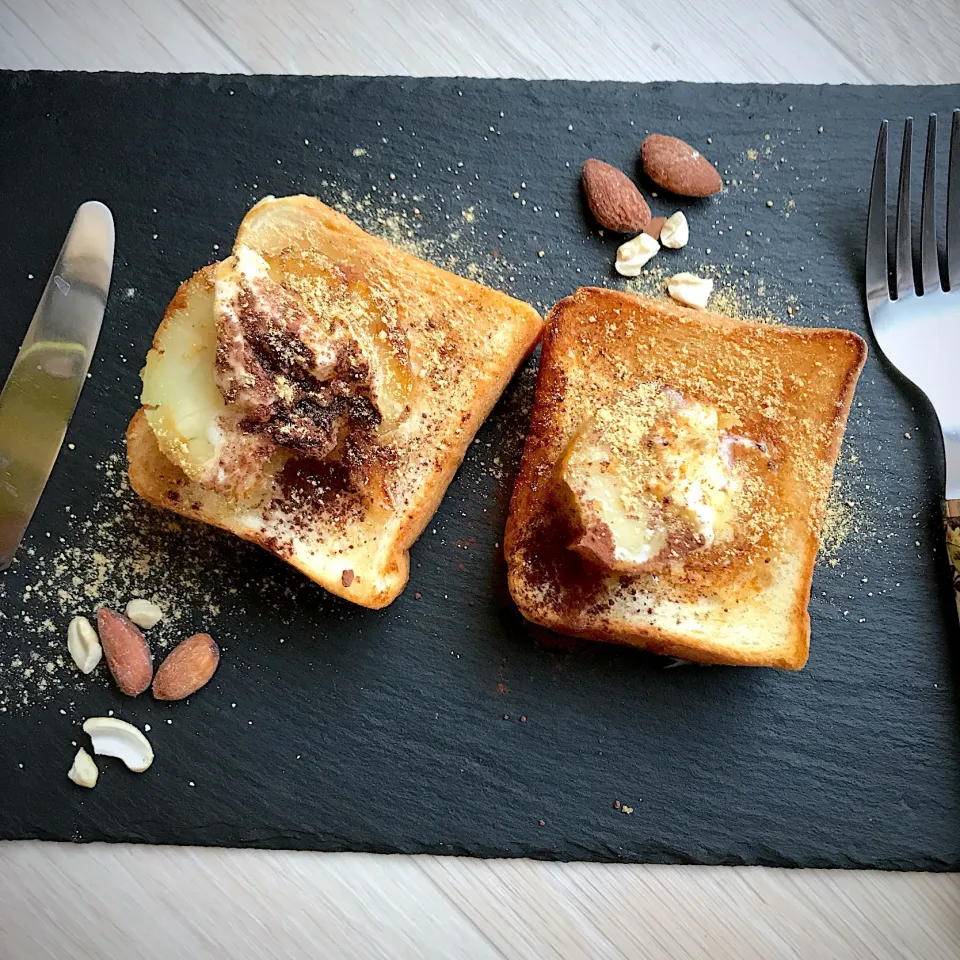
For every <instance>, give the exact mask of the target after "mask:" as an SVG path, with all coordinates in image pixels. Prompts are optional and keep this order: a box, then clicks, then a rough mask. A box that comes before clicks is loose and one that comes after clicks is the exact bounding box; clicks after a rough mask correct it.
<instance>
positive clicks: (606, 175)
mask: <svg viewBox="0 0 960 960" xmlns="http://www.w3.org/2000/svg"><path fill="white" fill-rule="evenodd" d="M581 179H582V181H583V192H584V193H585V194H586V197H587V203H588V204H589V206H590V211H591V212H592V213H593V215H594V217H596V220H597V223H599V224H600V226H601V227H605V228H606V229H607V230H613V231H614V232H616V233H639V232H640V231H641V230H643V228H644V227H645V226H646V225H647V224H648V223H649V222H650V207H648V206H647V201H646V200H644V199H643V194H641V193H640V190H639V189H638V188H637V185H636V184H635V183H634V182H633V181H632V180H631V179H630V178H629V177H628V176H627V175H626V174H625V173H623V172H622V171H620V170H618V169H617V168H616V167H611V166H610V164H609V163H604V162H603V161H602V160H588V161H587V162H586V163H585V164H584V165H583V171H582V173H581Z"/></svg>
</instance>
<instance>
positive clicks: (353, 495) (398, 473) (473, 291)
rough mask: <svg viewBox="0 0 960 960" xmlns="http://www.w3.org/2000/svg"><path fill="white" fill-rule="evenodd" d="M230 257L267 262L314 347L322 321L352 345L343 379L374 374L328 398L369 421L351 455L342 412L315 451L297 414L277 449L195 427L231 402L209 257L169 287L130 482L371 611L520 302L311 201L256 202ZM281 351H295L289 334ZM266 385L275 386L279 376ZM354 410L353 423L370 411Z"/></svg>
mask: <svg viewBox="0 0 960 960" xmlns="http://www.w3.org/2000/svg"><path fill="white" fill-rule="evenodd" d="M241 248H243V249H244V250H246V251H251V250H252V251H255V254H256V256H257V257H262V258H265V262H268V263H269V267H270V270H271V276H273V277H275V279H276V281H277V283H278V284H279V285H280V286H282V287H283V288H284V291H285V292H284V297H286V299H287V301H288V303H287V305H288V306H289V302H295V304H296V305H298V306H297V309H299V310H301V311H305V315H306V316H307V320H306V321H304V322H303V325H302V326H303V327H306V328H308V329H307V330H306V333H307V334H310V336H312V337H313V338H314V341H317V342H319V341H322V339H323V336H325V331H326V330H327V326H329V324H338V325H339V327H338V329H341V328H345V327H349V328H350V329H351V330H353V331H355V332H356V333H357V337H358V342H360V343H361V346H362V348H363V350H362V351H360V354H357V352H356V351H354V355H352V358H351V362H352V363H354V367H352V368H351V371H352V372H355V371H356V369H362V370H367V366H368V365H369V366H370V367H372V368H375V369H376V370H378V371H379V373H378V378H377V379H376V382H375V383H373V384H372V385H370V386H369V389H367V388H366V387H364V390H366V393H364V395H363V397H360V398H359V399H358V398H357V397H353V398H352V399H351V400H349V401H346V402H348V403H354V401H356V404H359V403H360V401H361V400H363V399H364V397H367V398H369V397H370V396H374V391H377V393H376V399H377V403H378V404H379V408H380V413H382V415H383V416H382V418H381V417H380V414H376V415H375V421H376V422H377V423H378V424H379V425H378V426H377V428H376V430H374V429H372V428H370V429H367V430H366V432H364V433H363V436H362V443H361V442H360V441H358V442H357V443H355V444H353V446H352V447H351V446H350V441H351V431H353V430H354V429H355V427H354V425H353V423H354V421H353V420H351V419H350V416H352V414H350V415H349V416H348V415H347V414H344V415H343V417H342V418H341V419H340V420H338V421H336V423H335V425H334V428H331V430H329V431H328V435H327V437H326V439H328V440H329V444H328V446H329V445H330V444H337V443H339V444H340V446H339V447H338V448H337V452H335V453H330V454H329V455H327V454H326V453H325V452H323V453H322V455H321V452H318V451H326V450H327V447H317V446H314V447H313V448H312V450H313V453H312V454H310V453H309V452H308V453H304V449H305V447H306V443H307V441H305V440H304V436H305V435H307V434H309V432H310V429H311V428H312V427H314V426H316V424H313V423H310V422H309V418H307V421H304V419H303V418H302V417H301V419H300V420H298V421H297V422H296V424H294V426H296V428H297V429H298V430H299V431H300V432H299V433H295V431H294V430H293V428H292V427H291V423H290V422H286V423H282V424H280V426H279V427H277V428H276V429H274V430H273V432H272V433H271V434H270V438H271V442H272V441H275V440H277V438H278V437H280V438H281V439H282V438H283V437H286V436H289V437H290V438H291V439H290V444H291V445H290V446H289V447H280V448H279V449H278V448H276V447H275V446H271V443H270V442H267V441H265V440H264V439H263V436H262V435H257V436H256V437H254V438H253V439H252V440H251V438H250V437H249V436H248V435H247V434H245V433H244V431H245V430H248V429H249V427H248V424H249V422H250V419H249V418H248V419H247V421H243V420H239V419H236V418H235V420H234V422H235V423H239V424H240V426H239V427H236V428H235V429H234V432H233V433H227V434H225V433H224V431H221V430H219V428H216V429H215V428H213V427H211V426H210V423H209V417H210V416H211V415H212V416H213V418H214V420H215V421H216V420H217V417H218V416H221V415H222V416H221V419H224V418H225V417H226V415H227V414H229V413H230V409H231V404H230V403H229V402H227V401H225V400H224V399H223V397H222V396H221V395H220V393H218V390H217V385H216V383H215V382H214V376H215V371H214V368H215V366H216V367H217V369H218V370H219V368H220V366H221V364H222V361H223V355H222V351H223V344H222V343H220V342H219V341H217V342H216V343H215V342H214V333H215V331H216V329H217V327H216V324H215V322H214V321H213V319H212V317H213V311H214V310H215V308H216V305H217V303H218V300H217V294H218V291H219V290H220V288H219V287H218V286H217V284H219V283H221V282H222V281H223V278H224V277H226V278H227V279H228V280H229V279H230V276H231V275H230V274H229V273H228V274H224V273H222V272H221V273H218V272H217V271H218V270H221V271H222V270H223V265H222V264H221V265H218V264H213V265H211V266H209V267H207V268H205V269H203V270H201V271H199V272H198V273H197V274H195V275H194V276H193V277H192V278H190V279H189V280H187V281H186V282H185V283H184V284H183V285H182V286H181V287H180V289H179V290H178V291H177V293H176V295H175V297H174V298H173V300H172V302H171V303H170V306H169V307H168V308H167V311H166V313H165V315H164V318H163V322H162V323H161V325H160V328H159V329H158V331H157V334H156V336H155V338H154V345H153V349H152V350H151V354H150V355H149V356H148V364H147V368H145V373H146V372H147V371H148V370H149V369H150V368H151V366H155V365H156V364H157V363H161V362H163V363H166V362H167V361H168V360H170V351H177V353H176V357H177V358H179V359H178V361H177V362H178V364H179V366H178V367H177V368H176V376H172V375H171V374H170V373H169V369H170V368H169V367H165V368H164V369H165V370H166V371H167V372H166V373H165V374H164V376H165V377H166V379H165V380H164V381H163V382H162V383H161V389H158V388H157V386H156V382H157V378H156V377H154V381H153V387H152V390H153V394H156V395H157V396H158V397H159V398H160V399H159V400H154V402H152V403H150V404H145V406H144V407H142V408H141V410H140V411H139V412H138V413H137V414H136V415H135V416H134V418H133V420H132V421H131V423H130V426H129V428H128V431H127V452H128V458H129V474H130V483H131V486H132V487H133V489H134V490H135V491H136V492H137V493H138V494H139V495H140V496H141V497H143V498H144V499H145V500H148V501H149V502H151V503H153V504H155V505H157V506H160V507H165V508H167V509H169V510H173V511H176V512H177V513H180V514H183V515H184V516H187V517H191V518H194V519H197V520H201V521H203V522H205V523H209V524H212V525H214V526H217V527H221V528H223V529H224V530H228V531H230V532H232V533H235V534H237V535H238V536H240V537H243V538H244V539H246V540H251V541H253V542H255V543H258V544H260V545H261V546H263V547H265V548H266V549H267V550H269V551H270V552H272V553H275V554H276V555H277V556H279V557H281V558H283V559H284V560H286V561H288V562H289V563H291V564H292V565H293V566H295V567H296V568H298V569H299V570H301V571H302V572H303V573H305V574H306V575H307V576H308V577H310V578H311V579H313V580H315V581H316V582H317V583H319V584H321V585H322V586H323V587H325V588H326V589H327V590H329V591H330V592H332V593H335V594H337V595H339V596H341V597H344V598H346V599H348V600H351V601H353V602H354V603H357V604H360V605H362V606H366V607H373V608H378V607H383V606H385V605H387V604H389V603H390V602H391V601H392V600H394V599H395V598H396V597H397V595H398V594H399V593H400V591H401V590H402V589H403V587H404V585H405V584H406V582H407V578H408V574H409V558H408V551H409V549H410V546H411V545H412V544H413V543H414V541H415V540H416V539H417V538H418V537H419V536H420V534H421V533H422V531H423V529H424V527H425V526H426V525H427V523H428V522H429V521H430V519H431V517H432V516H433V514H434V512H435V511H436V509H437V507H438V505H439V503H440V500H441V498H442V497H443V494H444V492H445V490H446V488H447V486H448V484H449V483H450V481H451V479H452V478H453V475H454V473H455V472H456V470H457V468H458V466H459V465H460V462H461V461H462V459H463V456H464V454H465V452H466V450H467V448H468V446H469V445H470V442H471V441H472V439H473V437H474V435H475V434H476V432H477V430H478V428H479V427H480V425H481V423H482V422H483V420H484V419H485V418H486V417H487V415H488V414H489V413H490V410H491V409H492V408H493V405H494V404H495V402H496V401H497V399H498V397H499V396H500V394H501V393H502V392H503V390H504V389H505V387H506V386H507V384H508V382H509V381H510V379H511V377H512V376H513V374H514V373H515V371H516V370H517V368H518V367H519V366H520V364H521V363H522V362H523V360H524V359H525V358H526V357H527V356H528V355H529V353H530V352H531V350H532V349H533V347H534V346H535V344H536V343H537V341H538V339H539V337H540V334H541V331H542V328H543V320H542V318H541V317H540V315H539V314H538V313H537V311H536V310H534V308H533V307H531V306H529V305H528V304H526V303H523V302H521V301H519V300H515V299H513V298H511V297H509V296H507V295H506V294H503V293H500V292H498V291H495V290H492V289H490V288H488V287H485V286H482V285H480V284H478V283H474V282H472V281H470V280H466V279H463V278H461V277H459V276H456V275H455V274H453V273H450V272H448V271H446V270H442V269H440V268H438V267H435V266H433V265H432V264H430V263H427V262H425V261H423V260H420V259H418V258H416V257H414V256H411V255H410V254H407V253H405V252H403V251H401V250H399V249H397V248H395V247H393V246H391V245H390V244H389V243H387V242H385V241H383V240H380V239H378V238H376V237H373V236H371V235H369V234H367V233H365V232H364V231H363V230H361V229H360V228H359V227H358V226H356V225H355V224H354V223H353V222H352V221H351V220H349V219H348V218H347V217H345V216H342V215H341V214H339V213H337V212H335V211H334V210H331V209H330V208H329V207H327V206H325V205H324V204H323V203H321V202H320V201H319V200H316V199H313V198H311V197H289V198H284V199H274V198H272V197H270V198H267V199H265V200H263V201H261V202H260V203H258V204H257V205H256V206H255V207H253V208H252V209H251V210H250V212H249V213H248V214H247V216H246V217H245V218H244V220H243V222H242V224H241V226H240V230H239V233H238V236H237V242H236V246H235V248H234V252H235V256H234V257H233V258H231V262H234V263H239V260H238V255H239V254H238V251H240V250H241ZM244 255H245V256H247V257H249V256H251V255H250V254H249V253H247V254H244ZM258 262H264V261H258ZM228 266H229V262H228ZM318 276H320V277H321V281H322V282H321V281H317V279H316V278H317V277H318ZM331 278H334V279H331ZM318 283H319V286H317V284H318ZM331 290H335V295H333V296H331V294H330V291H331ZM291 298H292V299H291ZM324 298H326V299H324ZM358 304H359V306H358ZM368 308H369V311H373V312H374V313H376V314H377V316H376V317H374V318H373V319H371V317H369V316H365V315H364V313H365V311H367V312H369V311H368ZM351 311H352V314H351V313H350V312H351ZM381 313H382V316H381V315H380V314H381ZM348 314H350V315H349V316H347V315H348ZM344 316H346V317H347V319H346V320H345V319H344ZM384 318H386V319H384ZM325 324H326V325H327V326H325ZM351 325H352V326H351ZM298 329H300V328H298ZM363 337H366V339H363ZM301 339H304V337H301ZM306 339H309V338H306ZM314 341H311V342H314ZM294 346H295V347H296V348H297V349H299V350H300V351H301V353H302V352H303V351H302V344H301V343H300V342H297V343H295V344H294ZM394 348H395V349H394ZM285 349H286V348H285ZM384 350H386V351H387V353H385V354H383V355H382V356H379V357H372V355H373V354H377V353H378V351H380V352H382V351H384ZM165 351H166V353H165ZM361 354H362V355H361ZM215 357H216V361H215V360H214V358H215ZM274 359H275V358H274ZM368 361H369V364H368ZM265 362H266V361H265ZM338 362H339V360H338ZM358 363H359V364H360V365H359V366H357V364H358ZM265 369H266V368H265ZM381 374H382V376H381ZM218 375H219V374H218ZM181 376H182V377H183V378H184V379H183V380H182V381H181V380H180V379H178V378H179V377H181ZM399 381H403V382H402V384H401V385H400V386H397V383H398V382H399ZM188 382H189V384H190V389H189V391H187V392H190V393H191V403H193V405H194V407H195V408H196V409H188V410H187V413H186V414H184V413H183V410H182V404H183V397H182V394H183V392H184V389H183V388H182V385H183V384H184V383H188ZM237 382H240V383H241V385H243V383H245V381H241V380H238V381H237ZM274 386H276V385H274ZM280 389H281V388H280V387H277V392H279V390H280ZM282 389H283V390H288V391H289V389H290V386H289V383H284V384H282ZM345 389H346V388H345ZM221 392H222V391H221ZM145 396H146V390H145ZM168 400H169V404H168V403H167V401H168ZM388 401H389V402H388ZM170 404H180V405H181V406H178V407H177V411H178V412H177V416H180V417H181V420H179V421H176V422H174V421H173V420H171V418H170V416H167V417H166V419H164V411H166V410H169V409H173V407H172V406H170ZM214 407H216V409H215V410H214ZM338 409H339V408H338ZM343 409H348V407H344V408H343ZM349 409H353V408H349ZM365 409H367V411H368V413H369V411H370V409H371V408H370V404H367V406H366V408H365ZM211 410H213V411H214V412H213V414H211V413H210V411H211ZM201 414H202V416H201ZM191 417H192V418H193V419H192V420H191ZM203 417H207V418H208V419H207V420H204V419H203ZM224 422H225V420H224ZM198 423H199V424H200V425H199V426H197V424H198ZM171 424H172V426H171ZM191 424H192V426H191ZM344 424H346V426H344ZM274 426H275V425H274ZM356 429H357V430H359V429H360V427H356ZM284 430H286V433H284V432H283V431H284ZM337 431H339V432H337ZM344 433H346V441H344ZM224 436H227V440H226V441H224V440H223V437H224ZM214 441H216V442H217V443H219V444H221V447H220V448H218V449H220V451H221V453H223V450H224V447H226V448H232V447H236V448H237V449H236V450H233V451H232V450H230V449H228V450H227V451H226V452H227V453H228V454H231V453H235V454H236V456H234V457H233V461H232V463H231V469H233V470H234V473H235V477H234V479H235V480H236V481H237V482H236V483H234V485H233V486H232V487H230V486H228V485H227V484H225V483H223V482H219V481H222V479H223V471H222V470H220V471H219V474H218V471H217V470H212V471H211V470H210V469H208V468H207V467H205V466H204V460H203V457H204V456H207V457H208V455H209V450H210V449H211V448H210V444H211V443H213V442H214ZM344 442H346V444H347V446H348V447H349V450H348V453H347V454H343V449H342V448H343V444H344ZM251 443H252V446H251V445H250V444H251ZM245 445H246V446H245ZM298 445H299V446H298ZM201 448H202V450H201ZM198 450H201V453H202V456H201V455H199V454H198V453H197V451H198ZM358 451H359V452H358ZM208 459H209V457H208ZM220 462H221V463H222V462H223V461H222V460H221V461H220ZM238 464H240V465H241V467H242V469H240V468H238V466H237V465H238ZM204 471H205V472H204ZM218 477H219V481H218ZM251 491H253V493H251Z"/></svg>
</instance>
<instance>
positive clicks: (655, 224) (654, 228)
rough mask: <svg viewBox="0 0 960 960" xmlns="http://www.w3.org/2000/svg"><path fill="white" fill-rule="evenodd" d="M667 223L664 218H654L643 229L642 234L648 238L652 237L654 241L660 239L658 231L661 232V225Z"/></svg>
mask: <svg viewBox="0 0 960 960" xmlns="http://www.w3.org/2000/svg"><path fill="white" fill-rule="evenodd" d="M666 222H667V218H666V217H654V218H653V219H652V220H651V221H650V222H649V223H648V224H647V225H646V226H645V227H644V228H643V232H644V233H645V234H646V235H647V236H648V237H653V239H654V240H659V239H660V231H661V230H663V225H664V224H665V223H666Z"/></svg>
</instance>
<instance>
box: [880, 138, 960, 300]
mask: <svg viewBox="0 0 960 960" xmlns="http://www.w3.org/2000/svg"><path fill="white" fill-rule="evenodd" d="M954 129H956V123H955V124H954ZM958 240H960V237H958ZM865 259H866V264H865V266H866V282H867V303H868V304H869V306H870V308H871V309H872V308H873V307H874V306H875V305H877V304H879V303H882V302H883V301H884V300H887V299H889V297H890V283H889V279H888V277H887V121H886V120H884V121H883V122H882V123H881V124H880V133H879V134H878V135H877V153H876V156H875V157H874V158H873V179H872V180H871V181H870V201H869V204H868V206H867V253H866V258H865Z"/></svg>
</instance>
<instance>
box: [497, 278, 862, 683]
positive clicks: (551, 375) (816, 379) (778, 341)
mask: <svg viewBox="0 0 960 960" xmlns="http://www.w3.org/2000/svg"><path fill="white" fill-rule="evenodd" d="M865 358H866V344H865V343H864V341H863V340H862V339H861V338H860V337H858V336H857V335H856V334H854V333H851V332H849V331H844V330H827V329H800V328H792V327H783V326H773V325H767V324H757V323H746V322H743V321H737V320H732V319H730V318H727V317H722V316H719V315H716V314H709V313H705V312H703V311H697V310H691V309H687V308H685V307H680V306H677V305H674V304H672V303H671V302H667V301H662V300H650V299H646V298H641V297H635V296H631V295H628V294H622V293H618V292H616V291H612V290H605V289H596V288H583V289H580V290H578V291H577V292H576V293H575V294H574V295H573V296H572V297H568V298H566V299H564V300H561V301H560V302H559V303H558V304H557V305H556V306H555V307H554V308H553V310H552V311H551V312H550V315H549V317H548V320H547V329H546V331H545V333H544V337H543V355H542V358H541V363H540V373H539V378H538V381H537V392H536V400H535V403H534V408H533V412H532V417H531V426H530V432H529V434H528V436H527V441H526V446H525V448H524V456H523V462H522V464H521V468H520V473H519V476H518V478H517V482H516V486H515V489H514V493H513V499H512V502H511V507H510V517H509V519H508V523H507V530H506V535H505V546H504V549H505V555H506V559H507V563H508V580H509V586H510V591H511V594H512V595H513V597H514V600H515V601H516V603H517V605H518V607H519V608H520V610H521V612H522V613H523V614H524V616H525V617H527V618H528V619H530V620H532V621H534V622H535V623H538V624H541V625H543V626H546V627H549V628H550V629H553V630H555V631H557V632H559V633H564V634H568V635H574V636H580V637H586V638H589V639H595V640H608V641H613V642H620V643H626V644H630V645H633V646H638V647H643V648H645V649H648V650H651V651H654V652H656V653H663V654H671V655H673V656H677V657H681V658H684V659H690V660H698V661H701V662H707V663H732V664H754V665H765V666H777V667H784V668H789V669H799V668H800V667H802V666H803V664H804V663H805V662H806V659H807V654H808V650H809V638H810V625H809V615H808V613H807V604H808V602H809V596H810V584H811V580H812V575H813V566H814V562H815V559H816V552H817V548H818V534H819V528H820V524H821V522H822V519H823V512H824V509H825V505H826V497H827V493H828V491H829V486H830V482H831V477H832V471H833V467H834V465H835V463H836V459H837V456H838V454H839V451H840V442H841V439H842V436H843V430H844V426H845V423H846V418H847V414H848V412H849V409H850V403H851V400H852V398H853V391H854V386H855V384H856V380H857V377H858V376H859V373H860V370H861V368H862V366H863V363H864V361H865ZM637 381H650V382H660V383H663V384H665V385H667V386H669V387H671V388H673V389H675V390H677V391H679V392H680V393H681V394H683V396H685V397H687V398H688V399H690V400H695V401H699V402H701V403H704V404H708V405H710V406H713V407H716V408H717V409H718V410H720V411H721V412H722V413H724V414H729V415H732V416H736V417H737V418H738V419H739V421H740V423H741V425H742V426H741V427H740V428H739V429H738V432H742V433H743V434H744V435H745V436H748V437H750V438H752V439H754V440H758V441H762V442H764V443H765V444H766V445H767V447H768V449H769V450H770V451H771V463H773V462H774V460H775V461H776V464H775V469H771V470H770V471H768V473H769V476H768V477H767V476H765V477H764V479H763V485H762V486H760V487H758V488H757V490H758V494H757V496H758V500H757V502H758V503H759V504H761V505H762V509H758V510H757V511H755V513H756V515H755V516H751V517H750V518H748V520H746V521H742V524H743V535H742V536H741V534H740V532H738V534H737V536H736V537H735V538H734V540H733V541H732V542H730V543H728V544H726V545H723V546H721V545H717V546H714V547H711V548H707V549H704V550H700V551H697V552H696V553H695V554H692V555H691V556H690V557H688V558H687V562H686V564H685V566H684V569H683V571H682V572H680V573H676V574H666V575H662V576H661V577H660V578H659V579H656V578H654V577H653V576H652V575H649V574H648V575H638V576H633V577H627V576H621V577H611V576H608V575H607V574H605V573H604V572H603V571H602V570H600V569H599V568H597V567H595V566H591V565H590V563H589V562H587V561H585V560H584V559H583V558H581V557H580V556H579V555H578V554H576V553H575V552H574V551H573V550H570V549H568V543H569V529H568V526H567V525H566V524H565V522H564V519H563V516H562V513H561V511H559V510H558V508H557V507H556V504H555V497H554V494H553V491H554V490H555V486H556V485H555V480H554V471H555V465H556V463H557V461H558V460H559V459H560V457H561V455H562V453H563V451H564V449H565V448H566V446H567V444H568V442H569V440H570V438H571V437H572V436H573V434H574V433H575V431H576V430H577V428H578V427H579V426H580V424H581V423H582V422H583V421H584V420H585V419H586V418H587V417H589V416H590V414H591V413H592V412H593V411H594V410H595V409H596V408H597V406H598V405H600V404H602V403H604V402H609V400H610V399H612V398H613V397H614V396H616V395H617V394H618V393H620V392H622V390H623V389H624V388H625V387H626V386H628V385H629V384H630V383H636V382H637ZM775 598H778V599H775ZM751 618H752V619H753V620H755V621H756V622H757V624H758V625H760V626H761V627H762V628H763V629H769V634H770V639H769V642H765V641H762V640H761V639H759V638H757V639H756V641H755V642H753V641H752V640H750V629H751V628H749V627H745V626H744V624H746V623H747V621H748V620H749V619H751ZM745 637H746V638H747V642H746V643H744V642H742V641H743V640H744V638H745ZM738 638H739V639H738Z"/></svg>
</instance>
